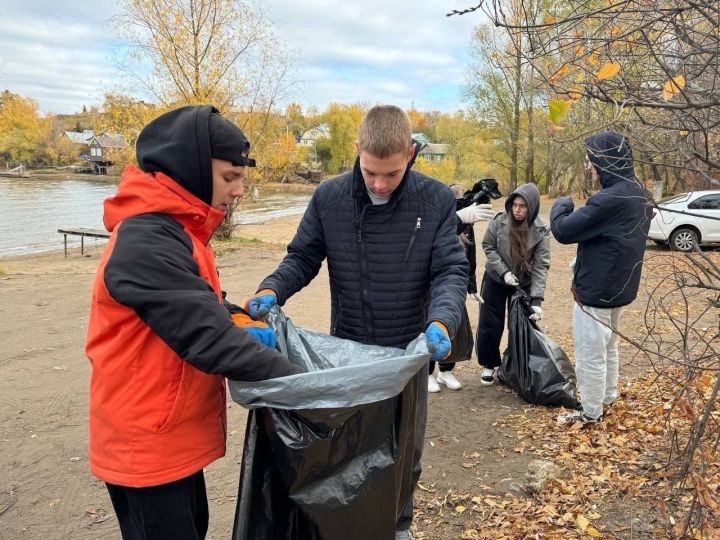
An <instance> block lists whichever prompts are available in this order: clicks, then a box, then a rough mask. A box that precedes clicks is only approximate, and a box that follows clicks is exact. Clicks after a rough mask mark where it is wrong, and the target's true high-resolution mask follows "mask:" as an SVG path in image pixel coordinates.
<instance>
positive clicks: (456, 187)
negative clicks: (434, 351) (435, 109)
mask: <svg viewBox="0 0 720 540" xmlns="http://www.w3.org/2000/svg"><path fill="white" fill-rule="evenodd" d="M450 189H451V190H452V192H453V195H455V199H456V201H457V203H456V207H457V212H456V214H457V234H458V238H459V239H460V243H461V244H462V246H463V248H464V249H465V256H466V257H467V260H468V265H469V266H468V272H469V276H468V289H467V292H468V296H469V297H472V298H473V300H474V301H476V302H478V303H479V302H480V301H481V300H480V296H479V295H478V293H477V292H478V289H477V279H476V277H475V269H476V266H477V263H476V259H477V253H476V245H475V228H474V225H475V223H477V222H478V221H489V220H491V219H493V218H494V217H495V213H494V212H493V210H492V206H491V205H490V204H472V205H470V206H464V207H463V206H461V203H460V199H461V198H462V196H463V195H464V194H465V192H466V190H465V186H463V185H462V184H451V185H450ZM460 325H461V329H460V330H459V331H458V333H457V334H456V336H455V337H456V339H461V338H462V336H469V340H470V341H469V343H468V345H469V348H468V351H469V352H470V354H472V345H473V343H472V328H471V326H470V316H469V315H468V311H467V308H466V307H465V308H464V309H463V313H462V319H461V321H460ZM462 326H464V327H465V328H464V329H463V328H462ZM455 343H457V341H454V342H453V349H455V346H454V344H455ZM458 354H465V353H464V352H460V351H458V350H453V352H452V357H453V358H452V359H455V358H457V359H458V360H469V359H470V356H467V357H466V358H461V357H459V356H458ZM449 360H450V359H448V360H446V361H445V362H442V363H440V365H439V372H438V374H437V378H436V377H434V376H433V372H434V371H435V364H436V363H437V362H434V361H432V360H431V361H430V369H429V372H430V375H428V392H432V393H435V392H440V390H441V388H440V385H441V384H442V385H444V386H446V387H448V388H449V389H450V390H460V389H461V388H462V386H463V385H462V383H461V382H460V381H459V380H458V378H457V377H456V376H455V375H454V374H453V370H454V369H455V362H454V361H453V362H451V361H449Z"/></svg>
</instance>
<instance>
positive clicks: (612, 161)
mask: <svg viewBox="0 0 720 540" xmlns="http://www.w3.org/2000/svg"><path fill="white" fill-rule="evenodd" d="M585 145H586V147H587V153H588V157H589V158H590V161H591V162H592V164H593V166H594V167H595V169H596V170H597V171H598V173H599V175H600V185H601V186H602V189H601V190H600V191H598V192H597V193H596V194H595V195H593V196H592V197H590V198H589V199H588V200H587V203H586V204H585V206H584V207H583V208H579V209H578V210H575V211H573V209H574V205H573V202H572V200H571V199H570V198H569V197H563V198H561V199H558V200H557V201H555V204H553V207H552V210H551V211H550V228H551V229H552V233H553V235H554V236H555V238H556V239H557V241H558V242H560V243H562V244H574V243H577V244H578V248H577V261H576V263H575V276H574V280H573V287H574V291H575V296H576V299H577V300H578V301H579V302H580V303H581V304H583V305H586V306H590V307H599V308H613V307H620V306H625V305H627V304H629V303H630V302H632V301H633V300H635V297H636V296H637V291H638V287H639V286H640V274H641V271H642V261H643V256H644V254H645V241H646V240H647V233H648V230H649V229H650V220H651V219H652V209H651V207H650V205H649V204H648V200H649V195H648V193H647V192H646V191H645V189H644V188H643V187H642V186H641V185H640V183H639V182H638V181H637V179H636V178H635V174H634V172H633V161H632V151H631V149H630V145H629V143H628V142H627V139H625V138H624V137H623V136H622V135H619V134H617V133H613V132H610V131H608V132H604V133H600V134H598V135H595V136H593V137H590V138H588V139H587V140H586V141H585Z"/></svg>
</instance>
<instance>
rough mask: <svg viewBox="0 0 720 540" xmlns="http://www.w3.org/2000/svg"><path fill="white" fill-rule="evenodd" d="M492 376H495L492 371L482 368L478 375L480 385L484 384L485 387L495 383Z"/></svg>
mask: <svg viewBox="0 0 720 540" xmlns="http://www.w3.org/2000/svg"><path fill="white" fill-rule="evenodd" d="M493 375H495V370H494V369H490V368H483V370H482V373H481V374H480V384H484V385H485V386H490V385H491V384H493V383H494V382H495V378H494V377H493Z"/></svg>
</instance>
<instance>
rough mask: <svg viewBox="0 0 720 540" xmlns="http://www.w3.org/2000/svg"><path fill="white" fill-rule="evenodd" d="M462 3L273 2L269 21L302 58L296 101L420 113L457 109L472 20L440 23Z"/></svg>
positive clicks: (470, 17)
mask: <svg viewBox="0 0 720 540" xmlns="http://www.w3.org/2000/svg"><path fill="white" fill-rule="evenodd" d="M458 7H467V6H465V5H464V4H462V2H459V3H458V2H440V1H433V0H418V1H415V2H413V3H410V2H388V1H387V0H385V1H383V0H366V1H364V2H338V1H330V0H308V1H305V2H292V1H289V0H283V1H275V2H272V3H271V5H270V6H269V8H268V15H269V17H270V18H271V19H272V20H273V21H274V22H275V24H276V26H277V28H278V33H279V35H280V36H281V38H282V39H284V40H285V41H286V42H287V43H288V44H289V45H290V46H291V47H292V48H294V49H296V50H298V51H299V52H300V55H301V57H302V58H303V59H304V65H302V66H300V68H299V69H298V78H299V80H300V82H301V88H302V89H303V92H302V94H301V95H300V96H298V101H300V102H301V103H303V104H315V105H317V106H319V107H320V108H323V107H324V106H325V105H326V104H327V103H329V102H333V101H344V102H356V101H362V102H367V103H375V102H386V103H388V102H392V103H395V104H397V105H401V106H404V107H409V106H411V105H412V104H414V105H415V107H417V108H420V109H441V110H453V109H457V108H459V107H460V106H461V102H460V95H459V94H460V87H461V85H462V84H463V82H464V77H465V72H466V69H467V65H468V62H469V59H468V54H467V49H468V47H469V43H470V37H471V35H472V29H473V27H474V26H475V25H477V24H478V23H479V22H481V20H480V18H479V16H477V15H465V16H462V17H457V16H456V17H446V16H445V14H446V13H447V12H449V11H451V10H452V9H454V8H458Z"/></svg>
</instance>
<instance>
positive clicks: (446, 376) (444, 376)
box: [437, 371, 462, 390]
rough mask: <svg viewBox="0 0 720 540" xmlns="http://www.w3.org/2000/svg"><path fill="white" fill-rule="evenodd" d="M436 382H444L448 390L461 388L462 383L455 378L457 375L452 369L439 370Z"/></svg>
mask: <svg viewBox="0 0 720 540" xmlns="http://www.w3.org/2000/svg"><path fill="white" fill-rule="evenodd" d="M437 382H439V383H440V384H444V385H445V386H447V387H448V388H449V389H450V390H460V389H461V388H462V383H461V382H460V381H458V380H457V377H456V376H455V375H454V374H453V372H452V371H441V372H440V373H438V375H437Z"/></svg>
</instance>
